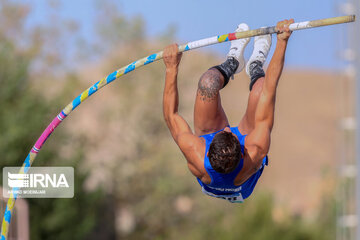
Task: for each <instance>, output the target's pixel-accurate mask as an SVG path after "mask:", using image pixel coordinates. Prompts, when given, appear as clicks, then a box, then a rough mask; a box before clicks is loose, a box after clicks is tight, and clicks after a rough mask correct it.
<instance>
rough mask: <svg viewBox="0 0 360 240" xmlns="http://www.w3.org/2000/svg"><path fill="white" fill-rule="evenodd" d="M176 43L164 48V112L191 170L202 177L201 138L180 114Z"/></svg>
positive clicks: (178, 60)
mask: <svg viewBox="0 0 360 240" xmlns="http://www.w3.org/2000/svg"><path fill="white" fill-rule="evenodd" d="M177 49H178V47H177V45H176V44H174V45H171V46H169V47H167V48H166V49H165V50H164V56H163V57H164V62H165V65H166V77H165V88H164V95H163V114H164V119H165V122H166V124H167V126H168V128H169V130H170V132H171V135H172V137H173V138H174V140H175V142H176V144H177V145H178V146H179V148H180V150H181V151H182V152H183V154H184V155H185V157H186V159H187V161H188V167H189V169H190V171H191V172H192V173H193V174H194V175H195V176H196V177H199V178H201V177H202V176H203V171H202V166H203V163H202V161H200V160H201V157H200V155H199V152H200V151H201V149H197V148H198V146H199V141H200V140H199V138H198V137H196V136H195V135H194V134H193V133H192V131H191V128H190V127H189V125H188V124H187V122H186V121H185V120H184V119H183V118H182V117H181V116H180V115H179V113H178V105H179V94H178V88H177V74H178V66H179V63H180V59H181V54H179V53H178V50H177Z"/></svg>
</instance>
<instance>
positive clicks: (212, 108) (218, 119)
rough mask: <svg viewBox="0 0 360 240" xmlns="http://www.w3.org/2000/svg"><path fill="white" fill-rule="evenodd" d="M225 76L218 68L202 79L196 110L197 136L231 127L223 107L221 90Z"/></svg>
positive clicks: (195, 124)
mask: <svg viewBox="0 0 360 240" xmlns="http://www.w3.org/2000/svg"><path fill="white" fill-rule="evenodd" d="M223 85H224V76H223V75H222V74H221V73H220V71H219V70H218V69H216V68H211V69H209V70H208V71H206V72H205V73H204V74H203V75H202V76H201V78H200V80H199V84H198V90H197V93H196V100H195V108H194V127H195V134H196V135H198V136H200V135H203V134H207V133H211V132H216V131H218V130H220V129H223V128H224V127H226V126H228V125H229V122H228V119H227V117H226V115H225V112H224V109H223V108H222V106H221V98H220V89H221V88H222V87H223Z"/></svg>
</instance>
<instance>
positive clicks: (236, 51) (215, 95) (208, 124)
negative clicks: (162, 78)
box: [194, 23, 250, 136]
mask: <svg viewBox="0 0 360 240" xmlns="http://www.w3.org/2000/svg"><path fill="white" fill-rule="evenodd" d="M247 30H249V26H248V25H246V24H245V23H241V24H239V25H238V27H237V28H236V30H235V31H236V32H242V31H247ZM249 41H250V39H249V38H244V39H238V40H234V41H232V42H231V46H230V51H229V53H228V55H227V59H226V61H225V62H224V63H222V64H221V65H218V66H215V67H212V68H210V69H209V70H207V71H206V72H205V73H204V74H203V75H202V76H201V78H200V80H199V84H198V90H197V93H196V100H195V108H194V128H195V134H196V135H198V136H200V135H203V134H207V133H212V132H216V131H218V130H221V129H223V128H225V127H226V126H228V125H229V122H228V119H227V117H226V114H225V112H224V109H223V108H222V106H221V97H220V90H221V89H222V88H224V87H225V86H226V84H227V83H228V82H229V78H230V77H231V76H232V75H234V74H235V73H238V72H240V71H241V70H242V69H243V68H244V66H245V60H244V49H245V47H246V45H247V44H248V42H249Z"/></svg>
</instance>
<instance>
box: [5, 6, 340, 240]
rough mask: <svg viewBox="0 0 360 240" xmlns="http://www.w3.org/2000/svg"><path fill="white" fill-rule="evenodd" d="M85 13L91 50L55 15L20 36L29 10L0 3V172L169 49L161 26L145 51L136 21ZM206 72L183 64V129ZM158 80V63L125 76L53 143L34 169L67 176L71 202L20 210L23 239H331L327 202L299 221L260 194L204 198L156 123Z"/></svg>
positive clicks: (190, 61) (203, 61) (205, 59)
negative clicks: (89, 94)
mask: <svg viewBox="0 0 360 240" xmlns="http://www.w3.org/2000/svg"><path fill="white" fill-rule="evenodd" d="M52 2H53V4H49V9H53V10H54V9H55V10H56V4H55V3H56V1H52ZM92 4H97V6H98V12H97V14H98V15H97V16H94V17H95V18H96V19H97V21H96V22H97V24H96V25H95V26H94V28H95V29H96V32H97V33H98V38H97V39H91V40H90V39H86V38H83V37H81V36H78V35H77V34H76V32H77V28H78V26H77V23H76V22H73V21H71V20H66V21H65V22H64V20H63V19H61V18H58V17H57V15H56V11H53V12H54V16H53V17H52V18H51V21H49V22H47V23H43V24H42V25H35V26H31V27H29V25H27V20H28V19H27V18H28V14H29V13H30V12H31V6H29V5H26V4H23V3H21V2H19V1H10V0H0V22H1V24H0V83H1V88H0V132H1V134H0V151H1V152H2V153H3V154H2V158H1V163H0V164H1V165H0V166H1V167H5V166H20V165H21V164H22V161H23V159H24V158H25V156H26V155H27V153H28V151H29V150H30V148H31V146H32V145H33V144H34V142H35V141H36V139H37V138H38V137H39V135H40V133H41V132H42V130H43V129H44V128H45V127H46V126H47V124H48V123H49V122H50V121H51V119H52V118H53V117H54V116H56V114H57V112H58V111H60V109H61V108H62V107H64V106H65V105H66V104H67V103H68V102H69V101H70V100H71V99H73V98H74V97H75V96H76V95H77V94H79V93H80V92H81V91H82V90H84V89H85V88H87V87H88V86H90V84H91V83H93V82H95V81H97V80H99V79H100V78H101V77H102V76H103V75H105V74H107V73H110V72H113V71H114V69H117V68H118V67H121V66H123V65H126V64H128V63H129V62H131V61H132V60H136V59H138V58H140V57H143V56H146V55H149V54H150V53H153V52H155V51H158V50H159V49H161V48H163V47H164V46H165V45H166V44H169V43H171V42H173V41H174V39H173V34H174V28H173V27H172V26H169V30H168V31H166V32H164V33H163V35H161V36H159V38H158V39H147V37H146V35H145V28H146V24H145V23H144V21H143V20H142V18H141V16H138V17H135V18H131V19H129V18H127V17H126V16H124V15H122V14H121V11H114V10H113V9H114V8H115V5H114V4H113V2H112V1H110V0H107V1H101V2H100V1H95V2H92ZM69 39H70V40H69ZM185 59H186V60H185ZM215 61H217V58H216V57H215V56H213V55H211V54H208V53H202V52H197V53H192V55H191V57H189V56H184V60H183V62H182V69H184V71H183V72H181V73H180V77H181V79H182V81H179V82H180V86H179V88H180V91H181V92H183V93H184V94H183V95H182V96H183V97H184V98H183V99H182V101H181V106H180V108H181V109H180V111H182V113H183V115H184V116H185V117H186V118H187V119H192V117H191V115H192V108H191V107H192V101H193V96H194V92H195V89H194V87H193V84H190V83H192V82H196V81H197V77H198V76H200V74H201V73H202V72H203V71H204V70H206V69H207V68H208V67H209V66H211V64H212V63H213V62H215ZM163 78H164V74H163V67H162V64H161V63H157V64H153V65H152V66H151V67H147V68H144V69H140V70H138V71H136V72H134V73H131V74H129V75H126V76H124V78H123V79H122V80H121V81H117V82H116V83H114V84H113V86H112V87H111V88H106V89H104V90H102V93H98V94H97V96H94V97H93V98H96V99H95V100H94V99H91V100H90V99H89V100H88V101H87V102H86V103H84V104H83V105H82V107H81V108H80V109H79V111H77V112H76V113H75V112H74V113H73V115H72V116H71V117H69V119H67V120H66V121H65V122H64V124H63V125H62V126H60V127H59V129H58V130H57V131H56V132H54V133H53V136H52V137H51V138H50V139H49V141H48V142H47V143H46V144H45V146H44V148H43V150H42V151H41V153H40V154H39V156H38V158H37V159H36V161H35V163H34V166H73V167H74V168H75V197H74V198H73V199H27V201H28V202H29V207H30V229H31V239H254V240H260V239H268V240H271V239H283V240H290V239H291V240H293V239H298V240H302V239H303V240H305V239H317V240H321V239H327V240H328V239H334V238H335V227H334V226H335V210H334V206H335V204H334V196H331V195H329V196H324V200H323V204H322V207H321V208H320V209H319V210H318V212H316V213H314V214H313V217H312V218H310V219H309V218H304V217H303V216H302V215H301V214H294V213H291V212H289V211H288V210H287V209H286V208H285V207H284V208H280V209H279V207H275V206H274V203H273V199H272V196H271V194H269V193H261V192H256V193H255V195H254V196H252V197H251V198H250V199H249V200H248V201H246V202H245V203H244V204H234V205H233V204H229V203H227V202H225V201H223V200H217V199H210V198H208V197H206V196H203V195H202V193H201V191H200V188H199V186H198V185H197V183H196V182H195V181H194V180H195V179H194V178H193V177H192V176H191V175H190V173H188V171H187V169H186V163H185V160H184V159H183V157H182V156H181V153H180V151H179V150H178V149H177V147H176V146H175V144H174V143H173V141H172V139H171V136H170V134H169V133H168V130H167V129H166V127H165V124H164V122H163V120H162V109H161V97H162V88H163V80H164V79H163ZM1 174H2V173H1Z"/></svg>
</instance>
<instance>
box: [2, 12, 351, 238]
mask: <svg viewBox="0 0 360 240" xmlns="http://www.w3.org/2000/svg"><path fill="white" fill-rule="evenodd" d="M354 21H355V15H349V16H342V17H334V18H326V19H321V20H314V21H306V22H299V23H293V24H290V26H289V28H290V30H292V31H296V30H301V29H308V28H315V27H322V26H328V25H334V24H340V23H348V22H354ZM276 32H277V29H276V27H266V28H259V29H255V30H249V31H244V32H236V33H229V34H224V35H219V36H214V37H210V38H205V39H201V40H198V41H194V42H190V43H187V44H185V45H181V46H179V51H180V52H185V51H189V50H192V49H196V48H200V47H205V46H209V45H212V44H216V43H222V42H227V41H232V40H236V39H240V38H248V37H255V36H259V35H266V34H273V33H276ZM162 55H163V52H162V51H161V52H158V53H155V54H152V55H149V56H147V57H144V58H142V59H139V60H137V61H135V62H133V63H130V64H129V65H127V66H125V67H123V68H120V69H119V70H116V71H115V72H113V73H111V74H110V75H108V76H107V77H104V78H102V79H101V80H100V81H98V82H96V83H95V84H94V85H92V86H91V87H89V88H88V89H86V90H85V91H84V92H82V93H81V94H80V95H79V96H78V97H76V98H75V99H74V100H73V101H72V102H71V103H69V104H68V105H67V106H66V107H65V108H64V109H63V110H62V111H61V112H60V113H59V114H58V115H57V116H56V117H55V118H54V119H53V120H52V122H51V123H50V124H49V126H48V127H47V128H46V129H45V131H44V132H43V133H42V134H41V136H40V138H39V139H38V140H37V141H36V143H35V145H34V146H33V147H32V149H31V151H30V152H29V154H28V155H27V157H26V159H25V161H24V163H23V165H22V167H21V169H20V172H19V173H27V172H28V170H29V168H30V166H31V165H32V163H33V161H34V160H35V158H36V156H37V154H38V153H39V151H40V150H41V148H42V146H43V144H44V143H45V141H46V140H47V139H48V138H49V136H50V135H51V133H52V132H53V131H54V130H55V129H56V128H57V127H58V126H59V124H60V123H61V122H62V121H63V120H64V119H65V118H66V117H67V116H68V115H69V114H70V113H71V112H72V111H73V110H74V109H75V108H76V107H77V106H79V105H80V104H81V103H82V102H83V101H85V100H86V99H87V98H88V97H90V96H91V95H93V94H94V93H95V92H97V91H98V90H99V89H100V88H102V87H104V86H105V85H107V84H109V83H111V82H112V81H114V80H115V79H117V78H119V77H121V76H122V75H124V74H127V73H129V72H131V71H133V70H135V69H137V68H139V67H142V66H144V65H147V64H149V63H152V62H154V61H157V60H160V59H162ZM16 198H17V195H16V194H15V195H14V194H11V195H10V198H9V200H8V202H7V206H6V209H5V213H4V217H3V221H2V226H1V240H6V239H7V235H8V232H9V226H10V222H11V216H12V211H13V209H14V205H15V201H16Z"/></svg>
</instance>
